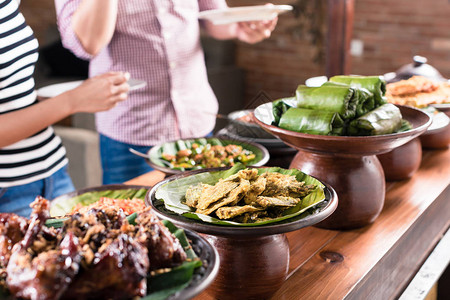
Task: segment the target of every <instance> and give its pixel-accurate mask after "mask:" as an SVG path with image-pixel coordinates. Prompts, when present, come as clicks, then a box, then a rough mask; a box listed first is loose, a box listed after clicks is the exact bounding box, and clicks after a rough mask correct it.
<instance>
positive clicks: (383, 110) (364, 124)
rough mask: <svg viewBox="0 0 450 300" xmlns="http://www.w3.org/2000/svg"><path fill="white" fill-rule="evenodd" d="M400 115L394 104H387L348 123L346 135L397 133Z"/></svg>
mask: <svg viewBox="0 0 450 300" xmlns="http://www.w3.org/2000/svg"><path fill="white" fill-rule="evenodd" d="M402 125H404V123H403V121H402V114H401V112H400V109H399V108H398V107H397V106H395V105H394V104H391V103H387V104H383V105H382V106H380V107H378V108H376V109H374V110H372V111H370V112H368V113H367V114H365V115H363V116H361V117H359V118H357V119H355V120H353V121H351V122H350V124H349V127H348V130H347V131H348V135H381V134H390V133H394V132H397V131H398V130H399V129H400V128H401V127H402Z"/></svg>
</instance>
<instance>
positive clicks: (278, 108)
mask: <svg viewBox="0 0 450 300" xmlns="http://www.w3.org/2000/svg"><path fill="white" fill-rule="evenodd" d="M286 100H288V101H292V100H295V97H292V98H283V99H279V100H276V101H274V102H273V104H272V113H273V118H274V120H273V122H272V125H275V126H278V125H279V124H280V119H281V116H282V115H283V114H284V113H285V112H286V111H287V110H288V109H289V108H291V107H292V105H290V104H289V103H287V102H288V101H286Z"/></svg>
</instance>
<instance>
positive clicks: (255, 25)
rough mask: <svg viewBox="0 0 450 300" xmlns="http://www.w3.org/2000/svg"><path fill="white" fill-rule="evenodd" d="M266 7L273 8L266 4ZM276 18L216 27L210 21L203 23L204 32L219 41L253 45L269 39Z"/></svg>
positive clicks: (276, 20) (275, 23)
mask: <svg viewBox="0 0 450 300" xmlns="http://www.w3.org/2000/svg"><path fill="white" fill-rule="evenodd" d="M266 5H267V6H273V4H271V3H268V4H266ZM277 22H278V17H277V15H275V16H274V18H273V19H272V20H268V21H250V22H239V23H232V24H224V25H216V24H213V23H212V22H211V21H205V22H204V26H205V28H206V31H207V32H208V33H209V35H211V36H212V37H214V38H216V39H219V40H227V39H238V40H240V41H242V42H245V43H249V44H255V43H258V42H261V41H262V40H265V39H267V38H269V37H270V35H271V34H272V31H273V30H274V29H275V27H276V26H277Z"/></svg>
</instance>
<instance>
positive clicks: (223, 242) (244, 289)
mask: <svg viewBox="0 0 450 300" xmlns="http://www.w3.org/2000/svg"><path fill="white" fill-rule="evenodd" d="M201 171H203V172H205V171H206V170H199V171H193V172H186V173H183V174H178V175H174V176H171V177H169V178H167V179H166V180H164V181H162V182H160V183H158V184H157V185H155V186H154V187H153V188H152V189H151V190H150V191H149V192H148V193H147V196H146V200H145V201H146V204H147V205H149V206H151V207H152V208H153V209H154V211H155V213H156V214H157V215H158V216H159V217H160V218H163V219H168V220H170V221H171V222H172V223H174V224H175V225H178V226H180V227H183V228H188V229H191V230H194V231H197V232H200V233H202V234H204V236H205V237H206V239H207V240H209V241H210V242H211V243H212V244H213V245H214V246H215V247H216V248H217V250H218V252H219V257H220V261H221V263H220V269H219V274H218V275H217V278H216V280H215V281H214V282H213V284H212V285H211V288H209V289H208V290H207V292H208V293H209V294H211V295H212V296H213V297H214V298H215V299H267V298H269V297H270V296H271V295H272V294H274V293H275V292H276V291H277V290H278V289H279V288H280V287H281V285H282V284H283V282H284V280H285V278H286V275H287V272H288V268H289V245H288V241H287V238H286V235H285V233H286V232H289V231H294V230H298V229H300V228H303V227H306V226H311V225H314V224H316V223H318V222H320V221H322V220H324V219H325V218H327V217H328V216H329V215H331V214H332V213H333V211H334V210H335V209H336V207H337V202H338V199H337V195H336V192H335V191H334V189H333V188H332V187H331V186H329V185H328V184H325V183H324V185H325V196H326V200H325V201H324V202H322V203H319V204H318V205H317V207H314V208H312V210H308V211H307V212H305V213H303V214H302V215H300V216H296V217H293V218H290V219H286V220H284V221H281V222H278V223H271V224H267V225H261V226H254V227H240V226H221V225H215V224H209V223H206V222H202V221H198V220H194V219H190V218H186V217H184V216H182V215H179V214H177V213H174V212H172V211H169V210H167V209H166V208H165V206H164V203H163V202H162V201H161V200H159V199H157V198H156V192H157V190H158V188H159V187H161V186H162V185H164V184H166V183H167V182H169V181H173V180H177V179H179V178H184V177H186V176H191V175H193V174H197V173H199V172H201ZM230 291H232V292H230Z"/></svg>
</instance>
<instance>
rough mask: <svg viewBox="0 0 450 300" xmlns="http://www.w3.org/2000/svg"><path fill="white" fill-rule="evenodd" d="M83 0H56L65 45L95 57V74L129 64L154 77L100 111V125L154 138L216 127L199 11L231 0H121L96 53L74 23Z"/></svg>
mask: <svg viewBox="0 0 450 300" xmlns="http://www.w3.org/2000/svg"><path fill="white" fill-rule="evenodd" d="M80 2H81V0H55V4H56V13H57V16H58V27H59V31H60V33H61V37H62V42H63V45H64V46H65V47H66V48H68V49H70V50H71V51H72V52H74V53H75V54H76V55H77V56H79V57H81V58H84V59H89V60H90V70H89V73H90V76H94V75H97V74H101V73H104V72H107V71H128V72H130V74H131V78H135V79H141V80H145V81H146V82H147V86H146V87H145V88H143V89H139V90H136V91H132V92H130V93H129V95H128V99H127V100H126V101H123V102H121V103H119V105H117V106H116V107H115V108H113V109H111V110H109V111H106V112H100V113H97V114H96V124H97V130H98V131H99V132H100V133H102V134H103V135H106V136H108V137H110V138H113V139H115V140H117V141H120V142H125V143H129V144H135V145H142V146H152V145H155V144H158V143H161V142H165V141H168V140H174V139H179V138H189V137H198V136H204V135H206V134H208V133H210V132H211V131H212V129H213V127H214V124H215V115H216V113H217V110H218V104H217V100H216V97H215V95H214V93H213V91H212V89H211V87H210V85H209V83H208V78H207V74H206V67H205V63H204V55H203V51H202V48H201V45H200V26H199V21H198V13H199V11H203V10H210V9H216V8H225V7H226V6H227V5H226V2H225V0H152V1H150V0H133V1H127V0H119V1H118V15H117V22H116V28H115V33H114V35H113V37H112V40H111V42H110V43H109V45H107V47H105V48H104V49H103V50H102V51H101V52H100V53H99V54H98V55H96V56H95V57H92V56H90V55H89V54H88V53H86V51H85V50H84V49H83V47H82V45H81V44H80V41H79V40H78V38H77V36H76V35H75V33H74V31H73V28H72V27H71V22H72V15H73V13H74V11H75V10H76V9H77V7H78V5H79V4H80Z"/></svg>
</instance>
